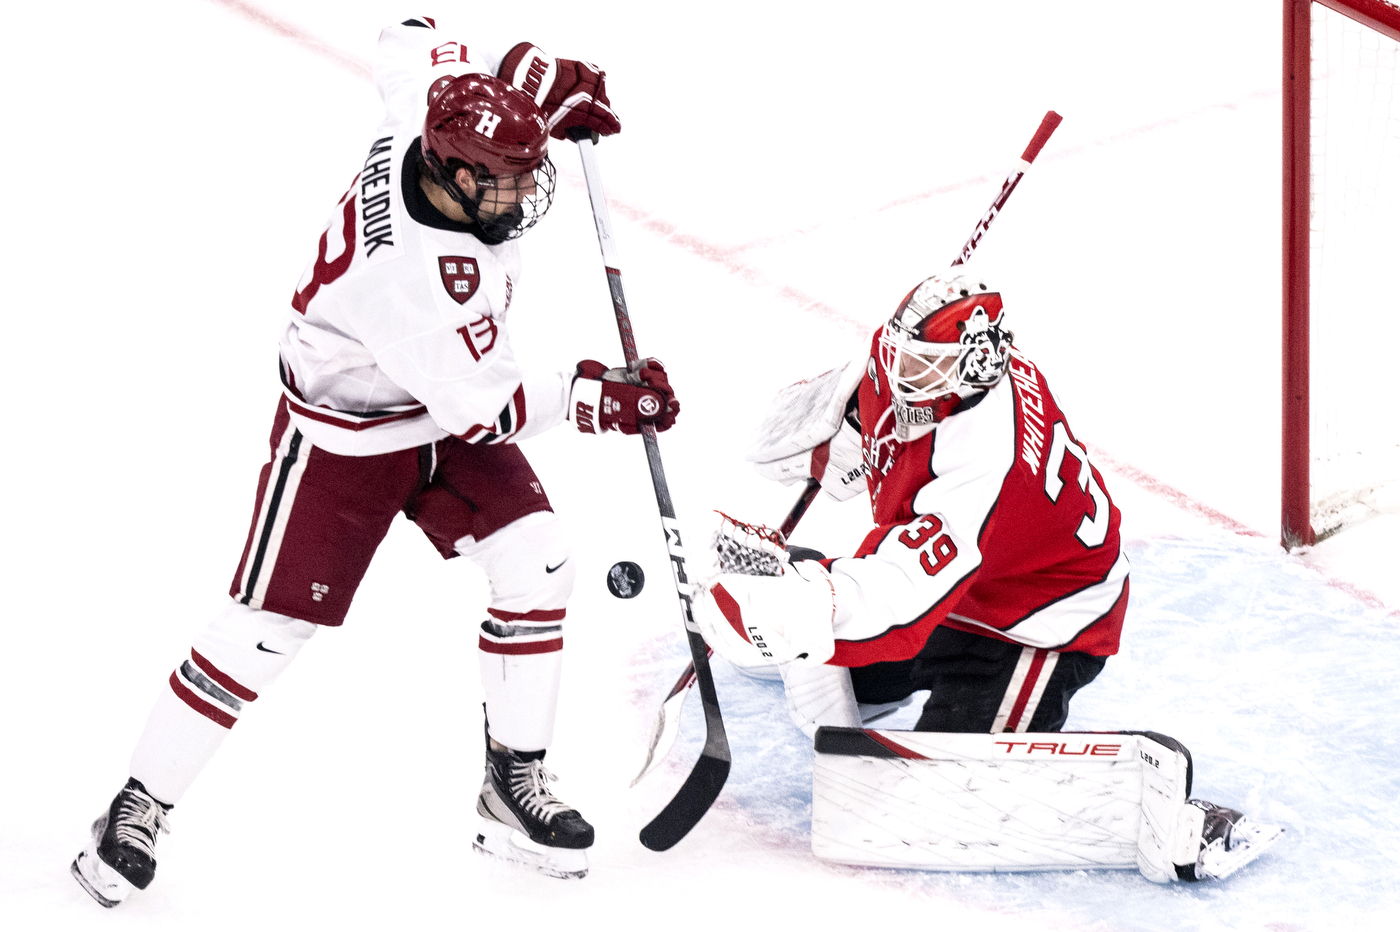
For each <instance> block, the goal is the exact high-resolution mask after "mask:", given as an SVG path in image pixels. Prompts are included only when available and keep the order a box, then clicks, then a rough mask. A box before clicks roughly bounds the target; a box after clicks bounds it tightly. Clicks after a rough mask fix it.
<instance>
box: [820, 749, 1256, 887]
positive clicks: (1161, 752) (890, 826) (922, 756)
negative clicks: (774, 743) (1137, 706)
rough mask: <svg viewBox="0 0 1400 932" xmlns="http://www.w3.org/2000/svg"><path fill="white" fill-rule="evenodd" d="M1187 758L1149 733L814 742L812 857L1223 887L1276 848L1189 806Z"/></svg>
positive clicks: (1204, 807) (1245, 824) (1227, 817)
mask: <svg viewBox="0 0 1400 932" xmlns="http://www.w3.org/2000/svg"><path fill="white" fill-rule="evenodd" d="M1191 776H1192V774H1191V754H1190V752H1189V751H1188V750H1187V749H1186V748H1185V747H1184V746H1183V745H1182V744H1181V743H1180V742H1178V741H1176V740H1175V739H1172V738H1168V737H1167V736H1165V735H1160V734H1156V733H1155V732H1056V733H1051V734H985V735H984V734H940V733H933V732H907V731H875V730H869V729H859V728H829V727H824V728H820V729H818V730H817V737H816V760H815V765H814V767H813V774H812V853H813V854H815V855H816V856H817V857H819V858H821V859H822V860H826V861H833V862H836V863H840V864H854V865H860V866H866V867H896V868H915V869H923V870H949V871H997V872H1001V871H1032V870H1078V869H1083V868H1130V867H1136V868H1137V869H1138V870H1140V871H1141V872H1142V875H1143V876H1144V877H1146V878H1147V879H1148V880H1151V881H1153V882H1155V883H1167V882H1170V881H1174V880H1206V879H1221V878H1224V877H1227V876H1229V875H1230V874H1232V873H1234V872H1235V871H1236V870H1239V869H1240V868H1241V867H1243V866H1244V865H1245V864H1248V863H1249V862H1250V861H1253V860H1254V859H1255V858H1257V857H1259V855H1260V854H1262V853H1263V852H1264V850H1265V849H1266V848H1267V847H1268V846H1269V845H1271V844H1273V842H1275V841H1277V840H1278V838H1279V836H1280V835H1282V833H1283V829H1281V828H1278V827H1275V826H1268V825H1260V824H1256V823H1254V822H1253V821H1251V820H1250V819H1248V818H1246V817H1244V816H1243V815H1242V814H1240V813H1239V812H1236V811H1235V810H1233V809H1226V808H1224V807H1221V806H1216V805H1214V804H1212V803H1207V802H1205V801H1203V800H1196V799H1188V797H1189V796H1190V794H1191Z"/></svg>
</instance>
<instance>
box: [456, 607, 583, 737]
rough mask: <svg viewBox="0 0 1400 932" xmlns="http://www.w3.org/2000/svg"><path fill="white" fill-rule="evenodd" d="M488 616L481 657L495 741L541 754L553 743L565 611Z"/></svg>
mask: <svg viewBox="0 0 1400 932" xmlns="http://www.w3.org/2000/svg"><path fill="white" fill-rule="evenodd" d="M488 611H489V612H490V613H491V616H492V617H491V619H490V620H488V621H484V622H482V623H481V639H480V640H479V641H478V642H477V648H478V649H477V657H478V658H479V659H480V661H481V688H482V691H483V692H484V693H485V694H486V720H487V722H489V731H490V733H491V737H493V738H495V739H496V740H497V741H499V742H500V743H501V744H504V745H505V746H506V747H508V748H512V749H514V750H517V751H542V750H544V749H545V748H547V747H549V745H550V743H551V742H552V741H553V739H554V711H555V707H556V706H557V705H558V702H559V673H560V670H561V668H562V666H563V659H564V633H563V632H564V628H563V621H564V610H563V609H562V608H560V609H544V610H536V611H532V612H524V613H520V614H517V613H514V612H502V611H499V610H497V609H494V608H493V609H488Z"/></svg>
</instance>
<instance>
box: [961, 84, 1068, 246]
mask: <svg viewBox="0 0 1400 932" xmlns="http://www.w3.org/2000/svg"><path fill="white" fill-rule="evenodd" d="M1062 119H1064V117H1062V116H1060V115H1059V114H1058V113H1056V112H1055V111H1054V110H1047V111H1046V113H1045V116H1044V117H1042V118H1041V120H1040V126H1039V127H1037V128H1036V131H1035V135H1034V136H1032V137H1031V142H1030V145H1028V146H1026V151H1025V152H1022V153H1021V160H1020V161H1019V162H1017V163H1016V167H1015V168H1013V169H1012V170H1011V174H1009V175H1007V176H1006V180H1005V181H1003V182H1002V183H1001V191H1000V192H999V193H998V194H997V196H996V199H995V200H993V201H992V206H991V207H988V208H987V212H986V213H985V214H983V215H982V219H981V220H978V221H977V226H975V227H973V228H972V235H971V236H969V237H968V238H967V242H966V243H964V244H963V248H962V251H961V252H959V253H958V257H957V258H956V259H954V260H953V262H952V264H953V265H963V264H965V263H966V262H967V260H968V259H971V258H972V254H973V252H975V251H976V249H977V244H978V243H980V242H982V237H983V236H985V235H987V228H988V227H989V226H991V225H992V221H993V220H995V219H996V218H997V214H999V213H1001V210H1002V208H1003V207H1005V206H1006V200H1007V198H1009V197H1011V192H1012V191H1015V190H1016V185H1018V184H1020V182H1021V178H1022V177H1023V176H1024V175H1025V174H1026V169H1028V168H1030V167H1031V163H1032V162H1034V161H1035V157H1036V156H1037V155H1039V154H1040V150H1041V149H1043V148H1044V147H1045V143H1046V142H1048V141H1049V140H1050V134H1051V133H1053V132H1054V131H1055V127H1057V126H1059V125H1060V121H1061V120H1062Z"/></svg>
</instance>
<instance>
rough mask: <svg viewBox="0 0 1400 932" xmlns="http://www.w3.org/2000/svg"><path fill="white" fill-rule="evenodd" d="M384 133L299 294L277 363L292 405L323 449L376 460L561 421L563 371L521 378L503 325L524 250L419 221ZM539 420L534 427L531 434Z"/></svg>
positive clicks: (398, 144) (402, 142)
mask: <svg viewBox="0 0 1400 932" xmlns="http://www.w3.org/2000/svg"><path fill="white" fill-rule="evenodd" d="M416 140H417V136H416V135H412V134H411V131H407V130H406V131H405V132H398V133H394V134H392V135H385V134H383V133H381V134H380V135H378V136H377V137H376V139H375V141H374V143H373V144H372V145H371V147H370V151H369V155H368V157H367V158H366V160H365V164H364V168H363V170H362V171H361V172H360V174H359V175H357V176H356V178H355V180H354V183H353V184H352V185H351V187H350V190H349V191H347V192H346V194H345V196H344V197H342V198H341V200H340V202H339V204H338V205H337V209H336V210H335V211H334V212H333V214H332V217H331V221H330V223H329V225H328V226H327V228H326V230H325V231H324V232H323V233H322V234H321V238H320V241H319V243H318V245H317V252H316V256H315V258H314V259H313V260H312V261H311V263H310V264H309V265H308V267H307V269H306V272H305V273H304V274H303V276H302V279H301V281H300V282H299V283H298V286H297V289H296V292H295V295H294V297H293V300H292V313H291V314H290V315H289V316H290V318H291V319H290V320H289V322H288V326H287V329H286V331H285V332H284V335H283V339H282V345H281V353H282V363H283V365H282V370H283V383H284V387H285V393H286V397H287V402H288V407H289V410H290V412H291V415H292V417H293V419H294V420H295V421H296V423H297V427H298V428H299V429H300V430H301V431H302V432H303V433H304V434H306V435H307V436H308V437H309V438H310V439H311V442H312V443H314V444H315V445H316V446H319V447H323V448H325V449H327V450H329V451H330V452H333V453H338V454H341V455H369V454H375V453H385V452H390V451H392V450H401V449H406V448H408V447H413V446H420V445H422V444H425V443H431V442H433V441H436V440H438V439H441V438H442V437H445V436H447V435H448V434H449V433H451V434H457V435H458V436H462V437H464V438H465V439H468V440H471V441H473V442H501V441H503V440H506V439H519V438H520V437H521V436H522V432H523V431H525V432H527V433H529V434H533V433H534V432H536V431H535V430H527V424H529V426H530V427H534V428H536V429H537V430H542V429H546V428H547V427H550V426H553V425H554V424H556V423H558V422H559V421H562V420H563V412H564V404H565V399H566V398H567V385H566V384H565V383H564V381H563V379H562V376H561V375H560V374H558V373H548V374H547V375H542V376H538V377H527V376H526V375H525V374H524V373H522V372H521V370H520V368H519V367H518V365H517V364H516V361H515V356H514V352H513V350H512V348H511V345H510V340H509V337H508V334H507V332H506V330H505V327H504V323H505V318H506V315H507V312H508V310H509V308H510V303H511V298H512V296H513V292H514V284H515V281H516V280H517V279H518V277H519V269H520V256H519V249H518V247H517V246H516V244H515V243H514V242H513V241H510V242H506V243H502V244H500V245H496V246H488V245H486V244H484V243H482V242H481V241H480V240H478V239H476V238H475V237H474V236H471V235H470V234H468V233H463V232H458V231H454V230H442V229H436V228H434V227H430V226H427V225H425V224H423V223H419V222H417V221H416V220H415V219H414V218H413V217H412V216H411V215H410V213H409V211H408V209H407V207H406V205H404V204H403V192H402V181H401V179H402V178H403V175H404V168H403V159H404V158H405V152H406V151H407V147H408V146H410V145H416ZM529 422H534V423H529Z"/></svg>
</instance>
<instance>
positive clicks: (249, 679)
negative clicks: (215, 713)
mask: <svg viewBox="0 0 1400 932" xmlns="http://www.w3.org/2000/svg"><path fill="white" fill-rule="evenodd" d="M316 627H317V626H316V625H314V624H312V623H311V622H309V621H302V620H301V619H298V618H289V617H288V616H286V615H278V614H277V613H275V612H266V611H261V610H259V609H254V608H249V607H248V606H246V605H242V604H240V603H238V602H235V603H233V604H232V605H230V606H229V607H228V608H227V609H226V610H225V611H224V613H223V614H222V615H220V616H219V617H218V618H216V619H214V621H212V622H211V623H210V624H209V625H208V626H207V627H206V628H205V629H204V630H203V631H200V632H199V633H198V634H197V635H195V638H194V643H193V645H192V647H191V649H190V658H189V659H188V660H186V661H184V662H183V663H181V664H180V666H179V667H178V668H176V670H175V680H176V683H175V684H172V685H174V686H176V694H177V695H181V692H180V689H179V688H178V687H179V686H184V687H185V688H186V689H187V690H189V691H191V692H192V693H193V694H194V696H195V698H197V699H200V700H202V701H205V702H212V703H213V704H214V706H215V707H216V708H217V709H219V710H221V711H224V712H226V713H229V714H231V715H232V716H233V717H234V718H237V717H238V713H239V712H240V711H241V710H242V707H243V704H244V703H247V702H252V701H253V700H254V699H256V698H257V697H258V692H259V691H260V690H263V689H266V688H267V687H269V686H271V685H272V683H273V681H274V680H276V679H277V677H278V676H279V675H281V673H282V671H283V670H285V669H286V668H287V665H288V664H290V663H291V662H292V659H293V658H294V657H296V655H297V653H298V652H299V651H300V650H301V648H302V645H304V644H305V643H306V642H307V641H309V640H310V639H311V635H313V634H315V633H316Z"/></svg>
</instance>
